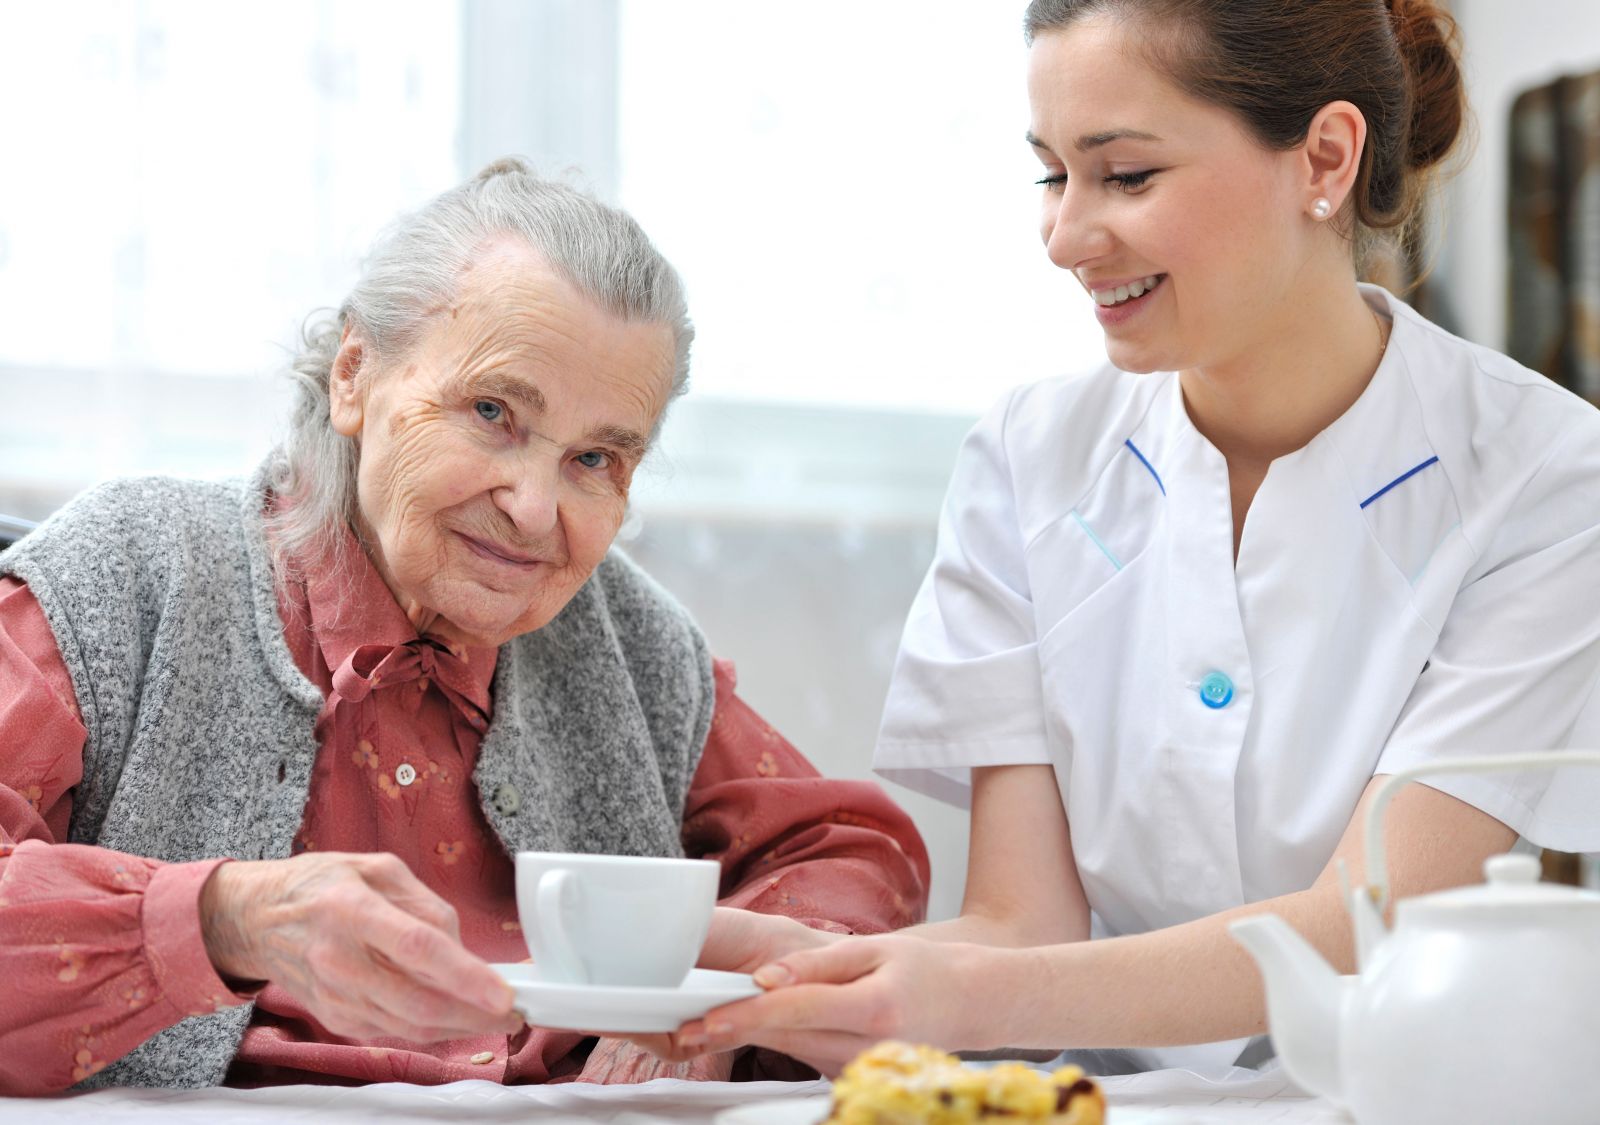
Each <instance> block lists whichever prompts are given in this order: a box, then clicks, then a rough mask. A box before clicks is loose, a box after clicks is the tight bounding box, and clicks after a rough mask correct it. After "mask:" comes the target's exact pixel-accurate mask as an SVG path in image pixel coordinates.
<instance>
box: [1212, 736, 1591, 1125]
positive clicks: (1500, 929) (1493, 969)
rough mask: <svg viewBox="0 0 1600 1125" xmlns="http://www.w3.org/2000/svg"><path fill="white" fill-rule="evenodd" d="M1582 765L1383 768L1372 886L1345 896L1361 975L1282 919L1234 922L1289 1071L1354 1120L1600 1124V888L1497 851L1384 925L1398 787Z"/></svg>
mask: <svg viewBox="0 0 1600 1125" xmlns="http://www.w3.org/2000/svg"><path fill="white" fill-rule="evenodd" d="M1579 764H1584V765H1596V766H1600V753H1595V752H1587V751H1581V752H1580V751H1567V752H1557V753H1549V754H1518V755H1508V756H1506V757H1501V758H1478V759H1471V760H1451V761H1443V760H1441V761H1438V762H1434V763H1431V764H1429V765H1427V766H1422V767H1418V768H1416V769H1411V770H1404V771H1401V772H1399V773H1396V774H1394V775H1393V776H1392V777H1390V778H1389V780H1388V781H1387V782H1386V783H1385V784H1384V786H1383V787H1382V789H1380V790H1379V792H1378V795H1377V797H1376V798H1375V799H1374V800H1373V802H1372V806H1371V808H1370V809H1369V811H1368V813H1367V822H1366V859H1367V879H1368V886H1366V887H1357V888H1355V889H1354V890H1353V891H1351V892H1350V893H1349V895H1348V899H1349V904H1350V910H1351V913H1352V915H1353V916H1354V921H1355V931H1356V955H1357V964H1358V966H1359V970H1358V972H1357V974H1356V975H1355V976H1340V975H1339V974H1338V973H1336V972H1334V970H1333V968H1332V966H1330V965H1329V964H1328V963H1327V962H1326V961H1324V960H1323V959H1322V956H1321V955H1320V954H1318V953H1317V952H1316V951H1315V950H1314V949H1312V947H1311V945H1310V944H1309V943H1308V942H1306V940H1305V939H1304V938H1302V937H1301V936H1300V935H1299V933H1297V932H1296V931H1295V930H1294V929H1292V928H1291V927H1290V926H1289V924H1288V923H1287V922H1285V921H1284V920H1283V919H1282V918H1279V917H1277V916H1276V915H1273V914H1262V915H1257V916H1255V917H1252V918H1245V919H1241V920H1240V921H1237V922H1234V923H1233V924H1232V925H1231V926H1230V927H1229V929H1230V930H1231V931H1232V933H1233V935H1234V937H1235V938H1236V939H1237V940H1238V941H1239V942H1240V943H1241V944H1242V945H1243V946H1244V947H1245V948H1246V949H1247V950H1249V951H1250V953H1251V955H1252V956H1253V957H1254V958H1255V959H1256V963H1257V965H1258V966H1259V967H1260V969H1261V975H1262V977H1263V978H1264V979H1265V981H1266V992H1267V1021H1268V1025H1269V1027H1270V1028H1271V1032H1272V1041H1273V1045H1274V1046H1275V1047H1276V1048H1277V1052H1278V1056H1279V1058H1280V1059H1281V1060H1282V1062H1283V1066H1284V1069H1285V1070H1286V1071H1287V1072H1288V1074H1289V1076H1290V1077H1291V1078H1293V1079H1294V1080H1295V1082H1297V1083H1298V1084H1299V1085H1301V1086H1303V1087H1305V1088H1306V1089H1307V1090H1309V1091H1311V1092H1312V1093H1315V1094H1321V1095H1323V1096H1325V1097H1328V1098H1330V1099H1332V1100H1333V1101H1335V1102H1337V1103H1339V1104H1340V1105H1342V1106H1344V1107H1345V1108H1346V1109H1348V1110H1349V1111H1350V1112H1351V1113H1352V1114H1354V1116H1355V1118H1356V1120H1357V1121H1358V1122H1359V1123H1360V1125H1434V1123H1436V1122H1437V1123H1439V1125H1445V1123H1449V1125H1470V1123H1473V1122H1483V1123H1485V1125H1488V1123H1491V1122H1492V1123H1495V1125H1505V1123H1509V1122H1516V1123H1519V1125H1520V1123H1522V1122H1527V1123H1529V1125H1596V1123H1600V894H1597V893H1595V892H1593V891H1586V890H1580V889H1578V888H1576V887H1563V886H1556V885H1553V884H1548V883H1540V882H1539V862H1538V860H1536V859H1535V858H1534V857H1533V856H1530V855H1517V854H1506V855H1497V856H1492V857H1490V859H1489V860H1488V861H1487V862H1486V863H1485V864H1484V872H1485V874H1486V876H1487V877H1488V882H1487V883H1486V884H1478V885H1475V886H1470V887H1459V888H1456V889H1454V890H1449V891H1442V892H1439V893H1437V894H1430V895H1424V896H1421V897H1417V898H1408V899H1404V900H1402V901H1400V902H1398V903H1396V904H1395V922H1394V930H1393V932H1389V931H1388V930H1387V929H1386V927H1385V926H1384V922H1383V910H1384V907H1385V905H1386V903H1387V900H1388V876H1387V870H1386V864H1385V862H1384V850H1383V838H1382V825H1383V812H1384V809H1385V808H1386V807H1387V806H1388V803H1389V800H1390V798H1391V797H1392V796H1393V794H1394V792H1395V790H1397V789H1398V788H1399V787H1400V786H1401V785H1403V784H1405V783H1406V782H1408V781H1411V780H1413V779H1415V778H1418V777H1423V776H1428V775H1433V774H1440V773H1486V772H1491V771H1494V770H1500V769H1528V768H1534V767H1545V766H1549V767H1556V766H1571V765H1579ZM1595 817H1596V821H1597V823H1600V808H1597V809H1596V810H1595Z"/></svg>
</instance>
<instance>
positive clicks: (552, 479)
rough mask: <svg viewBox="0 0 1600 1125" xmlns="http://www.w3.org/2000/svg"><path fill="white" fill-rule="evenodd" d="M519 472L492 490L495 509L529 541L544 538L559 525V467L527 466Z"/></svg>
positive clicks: (545, 465) (537, 464) (521, 467)
mask: <svg viewBox="0 0 1600 1125" xmlns="http://www.w3.org/2000/svg"><path fill="white" fill-rule="evenodd" d="M519 469H520V471H519V472H517V473H516V474H515V475H514V476H511V477H509V478H507V479H506V480H505V481H504V482H503V483H502V484H501V485H500V486H499V487H498V488H495V489H493V490H491V492H490V495H491V497H492V498H493V499H494V502H495V506H496V507H498V508H499V509H500V510H501V511H502V512H504V513H505V514H506V515H507V516H508V517H510V519H511V522H512V523H514V524H516V526H517V530H518V531H519V532H520V533H521V534H523V535H524V536H526V537H528V538H529V539H532V538H535V537H537V536H540V535H544V534H546V533H547V532H549V531H550V529H551V528H553V527H555V525H556V513H557V510H558V508H559V501H560V486H561V476H560V468H559V466H556V465H547V464H543V463H534V464H524V465H522V466H519Z"/></svg>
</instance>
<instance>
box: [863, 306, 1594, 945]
mask: <svg viewBox="0 0 1600 1125" xmlns="http://www.w3.org/2000/svg"><path fill="white" fill-rule="evenodd" d="M1363 288H1364V292H1365V295H1366V297H1367V299H1368V301H1369V302H1370V303H1372V305H1373V306H1374V308H1375V309H1377V310H1378V311H1380V312H1381V313H1383V314H1385V315H1387V316H1390V317H1392V319H1393V321H1394V329H1393V333H1392V335H1391V339H1390V342H1389V346H1388V350H1387V352H1386V353H1385V356H1384V359H1383V361H1382V363H1381V364H1380V366H1379V368H1378V371H1377V373H1376V374H1375V375H1374V377H1373V379H1372V381H1371V383H1370V384H1369V385H1368V387H1367V389H1366V390H1365V391H1364V392H1363V394H1362V395H1361V397H1360V399H1359V400H1358V401H1357V402H1356V403H1355V404H1354V405H1353V406H1352V407H1351V408H1350V409H1349V410H1348V411H1347V412H1346V413H1345V414H1344V415H1343V416H1341V417H1340V418H1339V419H1338V420H1336V421H1335V422H1334V423H1333V424H1332V425H1330V426H1329V427H1328V428H1327V429H1326V430H1324V431H1323V432H1322V433H1321V434H1319V435H1318V436H1317V437H1316V438H1315V439H1313V440H1312V441H1311V442H1310V443H1309V444H1308V445H1306V446H1305V447H1304V448H1302V449H1300V450H1298V451H1296V452H1294V453H1292V454H1289V455H1287V456H1285V457H1281V458H1279V459H1278V460H1276V461H1274V462H1273V463H1272V466H1271V468H1270V470H1269V472H1268V473H1267V476H1266V478H1265V479H1264V480H1263V482H1262V484H1261V487H1260V490H1259V491H1258V492H1257V494H1256V497H1255V500H1254V502H1253V503H1252V505H1251V508H1250V511H1249V515H1248V517H1247V520H1246V523H1245V527H1244V534H1243V537H1242V541H1241V543H1240V547H1239V553H1238V559H1237V562H1236V561H1235V559H1234V553H1233V521H1232V509H1231V501H1230V492H1229V485H1228V472H1227V465H1226V462H1225V461H1224V460H1223V458H1222V456H1221V455H1220V454H1219V453H1218V452H1217V450H1216V448H1215V447H1214V446H1212V445H1211V443H1210V442H1209V441H1207V440H1206V439H1205V437H1204V436H1202V435H1201V434H1200V433H1199V431H1197V430H1196V429H1195V428H1194V425H1193V423H1192V422H1191V421H1190V419H1189V416H1188V414H1187V412H1186V410H1185V408H1184V404H1183V396H1182V393H1181V390H1180V387H1179V381H1178V378H1177V376H1176V375H1174V374H1171V373H1166V374H1151V375H1128V374H1125V373H1122V372H1118V371H1115V370H1110V369H1108V370H1105V371H1102V372H1101V373H1099V374H1096V375H1093V376H1090V377H1087V378H1082V379H1073V380H1051V381H1047V382H1043V383H1038V384H1034V385H1031V386H1027V387H1022V388H1019V389H1018V390H1016V391H1014V392H1013V393H1012V394H1011V395H1010V396H1009V397H1008V398H1007V399H1006V400H1005V401H1003V402H1002V403H1001V404H999V406H997V408H996V409H995V410H994V411H992V412H991V413H990V414H989V415H988V416H987V417H986V418H985V419H984V420H983V421H981V422H980V423H979V424H978V426H977V427H976V428H975V429H974V430H973V432H972V434H971V435H970V437H969V438H968V439H967V442H966V444H965V445H964V447H963V448H962V451H961V454H960V457H959V459H958V463H957V466H956V471H955V475H954V478H953V481H952V484H951V487H950V493H949V496H948V499H947V501H946V504H945V510H944V514H943V517H942V519H941V524H940V531H939V545H938V549H937V553H936V557H935V560H934V563H933V566H932V568H931V569H930V571H929V573H928V576H927V578H926V580H925V581H924V583H923V586H922V589H921V591H920V592H919V594H918V596H917V599H916V602H915V604H914V606H913V608H912V611H911V615H910V618H909V620H908V622H907V624H906V630H905V635H904V638H903V641H902V645H901V650H900V654H899V657H898V660H897V662H896V667H895V673H894V678H893V681H892V683H891V687H890V691H889V698H888V702H887V705H886V708H885V713H884V719H883V728H882V732H881V734H880V738H879V742H878V747H877V751H876V753H875V756H874V766H875V767H876V768H877V770H878V771H879V772H880V773H882V774H883V775H885V776H886V777H889V778H891V779H893V780H895V781H899V782H902V783H904V784H907V785H909V786H911V787H913V788H917V789H920V790H922V791H924V792H928V793H931V794H933V795H935V796H939V797H943V798H945V799H947V800H950V801H953V802H956V803H964V802H965V800H966V796H967V785H968V771H969V769H970V767H972V766H983V765H1004V764H1012V763H1041V764H1050V765H1053V766H1054V767H1055V772H1056V778H1057V781H1058V784H1059V787H1060V791H1061V799H1062V801H1063V802H1064V804H1065V807H1066V810H1067V814H1068V820H1069V822H1070V824H1071V826H1072V842H1073V847H1074V850H1075V854H1076V860H1077V864H1078V867H1079V871H1080V873H1081V875H1082V879H1083V886H1084V890H1085V892H1086V894H1087V895H1088V899H1089V904H1090V906H1091V908H1092V910H1093V911H1094V915H1095V919H1096V932H1097V933H1100V934H1122V933H1133V932H1142V931H1147V930H1150V929H1154V928H1157V927H1162V926H1168V925H1173V924H1176V923H1179V922H1184V921H1188V920H1191V919H1194V918H1197V917H1201V916H1203V915H1208V914H1212V913H1216V912H1218V911H1221V910H1225V909H1228V908H1230V907H1233V906H1237V905H1240V904H1242V903H1245V902H1251V901H1256V900H1259V899H1263V898H1269V897H1273V896H1277V895H1281V894H1286V893H1289V892H1291V891H1295V890H1300V889H1303V888H1305V887H1307V886H1309V885H1310V884H1311V882H1312V881H1313V880H1314V879H1315V878H1316V876H1317V874H1318V873H1319V872H1320V871H1321V870H1322V868H1323V867H1324V866H1325V865H1326V864H1327V862H1328V861H1329V859H1330V858H1331V856H1332V853H1333V850H1334V847H1335V846H1336V844H1337V842H1338V840H1339V837H1340V835H1341V834H1342V833H1343V831H1344V829H1345V827H1346V825H1347V824H1348V823H1349V821H1350V818H1351V815H1352V813H1353V811H1354V809H1355V805H1356V801H1357V799H1358V798H1359V797H1360V795H1361V792H1362V790H1363V789H1364V787H1365V786H1366V784H1367V783H1368V781H1369V780H1370V779H1371V778H1372V776H1373V775H1374V774H1378V773H1390V772H1393V771H1395V770H1397V769H1400V768H1402V767H1404V766H1409V765H1415V764H1417V763H1419V762H1422V761H1426V760H1428V759H1430V758H1434V757H1439V756H1445V755H1457V754H1467V755H1470V754H1489V753H1502V752H1506V751H1514V750H1542V749H1549V748H1553V747H1563V746H1574V745H1583V744H1591V745H1600V704H1597V702H1596V681H1597V678H1600V412H1596V410H1595V409H1594V408H1593V407H1591V406H1589V405H1588V404H1586V403H1584V402H1583V401H1582V400H1580V399H1578V398H1576V397H1575V396H1573V395H1571V394H1569V393H1567V392H1566V391H1564V390H1561V389H1560V388H1558V387H1556V386H1555V385H1554V384H1553V383H1551V382H1549V381H1548V380H1546V379H1544V378H1543V377H1541V376H1539V375H1537V374H1535V373H1533V372H1531V371H1528V370H1526V369H1525V368H1522V367H1520V366H1519V365H1517V364H1516V363H1514V362H1512V361H1511V360H1509V359H1507V358H1505V357H1504V356H1501V355H1498V354H1496V353H1494V352H1491V351H1488V350H1486V349H1482V348H1479V347H1476V346H1474V345H1471V344H1468V343H1466V342H1465V341H1462V340H1460V339H1457V338H1456V337H1454V336H1451V335H1449V334H1448V333H1445V332H1444V331H1442V330H1441V329H1439V328H1437V327H1436V326H1434V325H1432V324H1430V323H1429V322H1428V321H1426V320H1424V319H1423V318H1422V317H1421V316H1419V315H1418V314H1416V313H1415V312H1413V311H1412V310H1411V309H1410V308H1409V307H1408V306H1406V305H1405V304H1403V303H1402V302H1400V301H1399V300H1397V299H1396V298H1394V297H1392V296H1390V295H1389V294H1388V293H1386V292H1384V291H1383V290H1381V289H1377V288H1375V287H1363ZM1285 377H1288V378H1292V377H1293V373H1292V372H1286V373H1285ZM1429 784H1431V785H1434V786H1435V787H1436V788H1438V789H1441V790H1444V791H1446V792H1449V793H1451V794H1454V795H1455V796H1457V797H1459V798H1460V799H1461V800H1463V801H1466V802H1468V803H1470V804H1472V805H1474V806H1476V807H1478V808H1480V809H1482V810H1484V811H1485V812H1488V813H1489V814H1490V815H1492V816H1494V817H1496V818H1498V819H1499V820H1501V821H1503V822H1505V823H1506V824H1508V825H1510V826H1511V827H1512V828H1514V829H1516V830H1517V831H1518V832H1519V833H1521V834H1523V835H1524V836H1526V837H1528V838H1530V839H1532V840H1533V841H1534V842H1536V843H1539V844H1541V845H1543V846H1547V847H1555V848H1560V849H1563V850H1568V851H1592V850H1600V784H1597V783H1596V779H1595V778H1594V777H1593V776H1592V775H1591V774H1588V773H1584V772H1582V771H1579V770H1571V771H1563V772H1562V773H1560V774H1559V775H1557V776H1556V778H1555V779H1554V780H1553V779H1552V775H1551V774H1549V773H1528V774H1525V775H1499V776H1493V775H1491V776H1477V777H1463V778H1440V779H1438V780H1437V781H1430V782H1429Z"/></svg>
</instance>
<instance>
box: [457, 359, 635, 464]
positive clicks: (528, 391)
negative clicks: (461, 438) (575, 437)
mask: <svg viewBox="0 0 1600 1125" xmlns="http://www.w3.org/2000/svg"><path fill="white" fill-rule="evenodd" d="M450 391H451V393H452V394H454V395H456V396H460V397H467V396H471V395H485V396H488V397H492V398H503V399H509V400H511V401H512V402H517V403H521V404H522V406H523V407H524V408H526V409H527V410H528V411H529V412H530V413H532V414H543V413H544V412H545V409H546V407H547V406H548V405H549V403H548V401H547V400H546V399H545V397H544V392H543V391H541V390H540V389H539V388H538V387H536V386H534V385H533V384H532V383H529V382H525V381H523V380H522V379H517V378H514V377H512V376H510V375H505V374H502V373H500V372H494V371H486V372H483V373H481V374H478V375H471V376H468V377H467V378H465V379H459V380H456V381H455V382H454V383H453V385H452V386H451V387H450ZM583 439H584V441H586V442H594V443H596V444H598V445H610V446H613V447H615V448H616V449H619V450H621V451H622V452H623V453H626V454H628V455H630V456H633V457H643V456H644V454H645V451H646V450H648V449H649V447H650V442H649V441H648V440H647V439H646V438H645V436H644V435H643V434H641V433H639V431H637V430H630V429H628V427H626V426H612V425H601V426H595V427H594V428H593V429H591V430H590V431H589V432H588V433H586V434H584V435H583Z"/></svg>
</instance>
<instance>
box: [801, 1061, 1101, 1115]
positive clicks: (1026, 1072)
mask: <svg viewBox="0 0 1600 1125" xmlns="http://www.w3.org/2000/svg"><path fill="white" fill-rule="evenodd" d="M1105 1112H1106V1099H1105V1094H1104V1092H1102V1091H1101V1089H1100V1087H1099V1085H1098V1084H1096V1083H1095V1081H1094V1079H1092V1078H1090V1077H1088V1076H1087V1075H1085V1074H1084V1073H1083V1071H1082V1070H1080V1069H1079V1068H1078V1067H1075V1066H1064V1067H1062V1068H1060V1069H1059V1070H1057V1071H1055V1072H1054V1073H1047V1072H1045V1071H1042V1070H1035V1069H1034V1068H1033V1067H1030V1066H1024V1065H1023V1064H1022V1063H1000V1064H999V1065H998V1066H985V1067H976V1066H968V1065H966V1064H965V1063H963V1062H962V1061H961V1060H960V1059H958V1058H956V1057H955V1056H954V1055H947V1054H945V1053H944V1052H943V1051H938V1050H935V1049H934V1048H932V1047H917V1046H912V1045H910V1044H908V1043H895V1042H887V1043H879V1044H878V1045H877V1046H876V1047H872V1048H870V1049H868V1050H866V1051H863V1052H862V1053H861V1054H859V1055H857V1056H856V1057H855V1059H854V1060H853V1061H851V1063H850V1064H849V1065H848V1066H846V1067H845V1068H844V1072H843V1073H842V1074H840V1075H839V1077H838V1079H837V1080H836V1081H835V1082H834V1084H833V1105H832V1111H831V1113H830V1114H829V1116H828V1121H829V1122H832V1123H834V1125H967V1123H968V1122H974V1121H983V1120H986V1119H989V1120H992V1121H993V1122H994V1125H1000V1122H1001V1120H1003V1122H1004V1125H1101V1123H1102V1122H1104V1120H1105Z"/></svg>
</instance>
